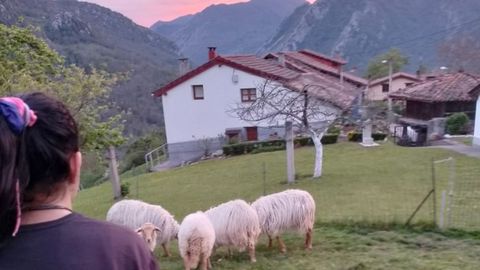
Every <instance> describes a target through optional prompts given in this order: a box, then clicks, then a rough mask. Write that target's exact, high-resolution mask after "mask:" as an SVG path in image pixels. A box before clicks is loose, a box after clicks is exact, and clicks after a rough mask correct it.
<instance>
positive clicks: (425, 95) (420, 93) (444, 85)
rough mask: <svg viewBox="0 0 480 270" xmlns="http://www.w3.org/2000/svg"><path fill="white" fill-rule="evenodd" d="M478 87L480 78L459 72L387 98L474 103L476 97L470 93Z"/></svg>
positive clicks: (408, 88) (420, 83) (397, 92)
mask: <svg viewBox="0 0 480 270" xmlns="http://www.w3.org/2000/svg"><path fill="white" fill-rule="evenodd" d="M478 87H480V77H477V76H474V75H471V74H467V73H463V72H459V73H454V74H444V75H440V76H438V77H436V78H434V79H431V80H426V81H423V82H419V83H414V84H413V85H411V86H408V87H406V88H403V89H399V90H397V91H395V92H393V93H391V94H390V95H389V96H390V97H392V98H395V99H404V100H417V101H424V102H448V101H474V100H476V97H474V95H472V94H471V92H472V91H475V89H477V88H478Z"/></svg>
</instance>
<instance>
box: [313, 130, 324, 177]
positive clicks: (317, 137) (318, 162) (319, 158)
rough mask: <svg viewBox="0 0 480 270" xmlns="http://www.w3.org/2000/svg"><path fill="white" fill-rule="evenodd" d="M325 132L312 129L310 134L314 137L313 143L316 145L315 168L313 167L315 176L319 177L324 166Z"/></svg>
mask: <svg viewBox="0 0 480 270" xmlns="http://www.w3.org/2000/svg"><path fill="white" fill-rule="evenodd" d="M323 134H324V133H323V132H321V133H317V132H315V131H313V130H310V136H311V138H312V141H313V144H314V145H315V168H314V169H313V178H319V177H320V176H322V166H323V144H322V137H323Z"/></svg>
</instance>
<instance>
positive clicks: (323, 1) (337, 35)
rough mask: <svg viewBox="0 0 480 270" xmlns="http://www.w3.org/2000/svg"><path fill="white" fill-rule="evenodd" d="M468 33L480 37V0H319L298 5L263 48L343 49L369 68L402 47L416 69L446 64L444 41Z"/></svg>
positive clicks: (333, 51) (331, 52)
mask: <svg viewBox="0 0 480 270" xmlns="http://www.w3.org/2000/svg"><path fill="white" fill-rule="evenodd" d="M462 36H474V37H475V39H476V40H477V41H479V40H480V1H478V0H462V1H451V0H388V1H378V0H355V1H351V0H317V1H316V2H315V3H313V4H306V5H303V6H301V7H299V8H297V9H296V10H295V11H294V12H293V13H292V14H291V15H290V16H289V17H288V18H287V19H285V20H284V21H283V22H282V23H281V25H280V27H279V29H278V31H277V33H276V34H274V35H273V37H272V38H271V39H270V40H269V41H268V42H266V44H265V45H264V46H263V47H262V48H261V49H260V50H259V51H258V52H259V53H263V52H269V51H280V50H298V49H312V50H315V51H318V52H322V53H325V54H329V55H335V54H337V53H338V54H340V55H341V56H342V57H343V58H345V59H346V60H348V61H349V64H350V67H353V66H355V67H357V68H359V69H361V70H365V68H366V65H367V64H368V61H369V60H370V59H371V58H372V57H373V56H375V55H377V54H380V53H384V52H386V51H387V50H388V49H389V48H391V47H397V48H399V49H400V51H401V52H402V53H403V54H405V55H406V56H408V57H409V59H410V64H409V66H408V67H407V69H408V70H409V71H415V70H416V69H417V68H418V67H419V65H420V64H424V65H426V66H427V67H429V68H437V67H439V66H441V65H444V64H445V63H444V62H442V59H441V58H440V57H439V55H438V51H439V47H440V46H441V44H442V43H444V42H451V41H454V40H455V39H458V38H460V37H462Z"/></svg>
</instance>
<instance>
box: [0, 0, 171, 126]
mask: <svg viewBox="0 0 480 270" xmlns="http://www.w3.org/2000/svg"><path fill="white" fill-rule="evenodd" d="M0 22H1V23H4V24H7V25H11V24H17V25H21V26H29V25H33V26H35V27H37V28H38V32H37V34H38V35H39V36H40V37H42V38H43V39H45V40H46V41H47V42H48V43H49V44H50V46H51V47H52V48H54V49H55V50H57V51H58V52H59V53H60V54H61V55H63V56H64V57H65V59H66V61H67V63H74V64H77V65H79V66H82V67H85V68H87V69H88V68H90V67H97V68H101V69H105V70H107V71H110V72H123V73H128V79H127V80H126V81H124V82H122V83H121V84H120V85H118V86H117V87H115V89H114V91H113V100H115V101H116V102H117V105H119V107H120V108H121V109H123V110H128V111H129V112H130V114H129V115H128V116H127V122H126V128H127V131H128V133H131V134H135V135H138V134H142V133H144V132H145V131H146V130H148V129H155V128H158V127H159V126H160V125H163V117H162V111H161V102H160V100H159V99H156V100H154V99H152V97H151V95H150V93H151V91H153V90H155V89H156V88H157V87H159V86H160V85H161V84H162V83H164V82H166V81H168V80H170V79H172V78H173V77H174V76H175V74H174V73H175V72H176V70H177V63H176V59H177V58H178V54H177V48H176V47H175V45H174V44H173V43H172V42H170V41H168V40H167V39H165V38H164V37H162V36H160V35H159V34H157V33H155V32H153V31H151V30H150V29H148V28H145V27H141V26H139V25H136V24H135V23H133V22H132V21H131V20H130V19H128V18H126V17H124V16H123V15H121V14H119V13H116V12H112V11H111V10H109V9H107V8H103V7H101V6H98V5H95V4H90V3H85V2H77V1H74V0H62V1H54V0H29V1H22V0H0Z"/></svg>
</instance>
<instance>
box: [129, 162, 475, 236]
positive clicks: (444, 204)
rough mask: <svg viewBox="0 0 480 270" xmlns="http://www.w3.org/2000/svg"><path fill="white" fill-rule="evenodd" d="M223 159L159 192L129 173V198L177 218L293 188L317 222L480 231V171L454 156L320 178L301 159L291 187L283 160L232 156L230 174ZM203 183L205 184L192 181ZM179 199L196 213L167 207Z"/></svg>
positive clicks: (351, 169)
mask: <svg viewBox="0 0 480 270" xmlns="http://www.w3.org/2000/svg"><path fill="white" fill-rule="evenodd" d="M263 157H265V158H263ZM221 159H222V158H218V161H214V162H208V163H206V162H205V163H202V162H200V163H198V164H197V163H194V164H189V165H188V166H191V167H192V169H190V170H182V169H176V170H178V172H177V173H171V174H172V175H173V174H178V175H177V176H175V180H173V176H170V174H169V177H172V180H171V181H176V182H175V183H169V182H168V181H170V180H169V178H167V179H166V180H165V181H167V182H166V184H165V186H163V188H164V190H162V191H158V190H155V189H152V188H151V186H150V185H151V183H150V182H149V181H145V180H144V179H140V178H138V177H135V176H134V177H132V178H130V179H129V180H128V181H131V185H130V188H131V192H130V193H131V196H132V197H135V198H138V199H142V200H146V201H151V202H157V203H160V204H161V205H164V206H165V207H167V208H169V207H170V208H172V209H174V212H175V214H176V216H184V215H186V214H188V213H189V212H193V211H196V210H202V209H208V208H209V207H211V206H213V205H216V204H219V203H222V202H224V201H226V200H230V199H233V198H237V197H238V198H243V199H245V200H247V201H253V200H255V199H256V198H258V197H259V196H262V195H264V194H269V193H274V192H278V191H281V190H284V189H287V188H299V189H304V190H307V191H309V192H310V193H311V194H312V195H313V197H314V198H315V201H316V204H317V211H316V215H317V217H316V218H317V221H318V222H325V223H329V222H335V223H344V222H368V223H398V224H407V223H409V224H419V223H422V224H423V223H428V224H436V225H437V226H438V227H439V228H441V229H448V228H458V229H465V230H480V177H479V176H480V167H478V166H472V165H461V166H459V165H458V164H456V160H455V159H454V158H445V159H436V160H435V159H433V160H427V161H426V162H425V163H423V164H419V165H418V166H416V167H415V168H411V167H408V166H409V165H405V167H402V166H403V165H402V164H401V163H400V164H398V165H397V166H398V167H399V168H398V172H397V171H394V172H392V171H390V169H389V167H388V165H386V166H384V167H382V166H381V165H379V166H378V167H375V168H367V169H365V168H360V166H361V164H359V165H358V167H357V166H356V165H355V164H351V165H350V166H349V168H344V169H343V170H331V171H327V172H325V175H324V177H323V178H322V179H321V180H312V178H311V177H310V176H311V169H312V168H311V165H313V164H311V163H312V159H310V158H308V159H307V158H306V159H305V160H303V159H300V160H296V167H297V174H296V178H297V181H296V183H295V184H293V185H287V184H286V172H285V160H284V159H270V158H267V155H265V156H262V155H247V156H244V157H241V158H238V159H235V160H236V161H235V162H231V163H230V164H229V166H228V169H225V166H216V165H215V163H216V162H222V161H221ZM326 162H332V163H335V160H332V159H327V160H326ZM334 165H335V164H333V165H332V164H329V167H331V166H334ZM144 169H145V168H140V170H144ZM182 174H185V175H182ZM133 175H136V174H133ZM142 177H143V176H142ZM164 177H165V176H164ZM207 181H208V183H209V185H208V186H202V185H200V184H198V185H196V184H195V183H202V182H207ZM192 189H193V190H194V192H192ZM157 198H162V201H155V200H157ZM179 200H181V201H188V202H190V204H189V205H190V206H191V205H192V204H193V205H195V206H196V208H195V209H193V208H191V207H190V208H189V207H188V205H185V206H183V205H182V206H179V205H174V204H172V202H175V201H179ZM169 204H172V205H171V206H170V205H169Z"/></svg>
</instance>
